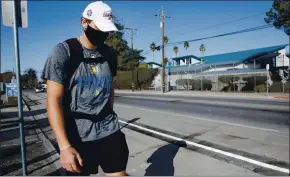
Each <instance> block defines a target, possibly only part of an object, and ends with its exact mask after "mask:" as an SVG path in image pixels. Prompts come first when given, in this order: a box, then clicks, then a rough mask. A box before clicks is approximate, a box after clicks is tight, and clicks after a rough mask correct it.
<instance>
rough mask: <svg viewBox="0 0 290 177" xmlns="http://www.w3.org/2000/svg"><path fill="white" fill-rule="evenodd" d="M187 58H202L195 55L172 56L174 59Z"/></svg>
mask: <svg viewBox="0 0 290 177" xmlns="http://www.w3.org/2000/svg"><path fill="white" fill-rule="evenodd" d="M187 58H194V59H197V60H199V61H200V60H201V58H199V57H197V56H195V55H185V56H181V57H175V58H172V60H184V59H187Z"/></svg>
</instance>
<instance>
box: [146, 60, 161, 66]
mask: <svg viewBox="0 0 290 177" xmlns="http://www.w3.org/2000/svg"><path fill="white" fill-rule="evenodd" d="M146 64H148V65H157V66H160V67H162V64H160V63H156V62H152V61H150V62H147V63H146Z"/></svg>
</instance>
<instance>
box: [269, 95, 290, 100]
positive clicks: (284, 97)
mask: <svg viewBox="0 0 290 177" xmlns="http://www.w3.org/2000/svg"><path fill="white" fill-rule="evenodd" d="M272 98H274V99H285V100H287V99H288V100H289V97H288V96H274V97H272Z"/></svg>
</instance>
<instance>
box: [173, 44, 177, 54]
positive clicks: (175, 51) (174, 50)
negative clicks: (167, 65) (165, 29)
mask: <svg viewBox="0 0 290 177" xmlns="http://www.w3.org/2000/svg"><path fill="white" fill-rule="evenodd" d="M173 52H174V53H175V55H177V53H178V47H177V46H174V47H173Z"/></svg>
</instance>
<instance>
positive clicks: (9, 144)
mask: <svg viewBox="0 0 290 177" xmlns="http://www.w3.org/2000/svg"><path fill="white" fill-rule="evenodd" d="M23 109H24V110H23V116H24V121H25V128H24V133H25V142H26V150H27V151H26V152H27V153H26V158H27V171H28V174H27V175H29V176H35V175H37V176H44V175H51V174H55V173H53V172H55V171H57V167H56V166H55V164H54V161H55V159H52V158H51V157H52V156H53V154H54V153H56V152H51V151H48V150H47V148H46V146H45V143H44V142H43V141H42V140H41V139H40V137H39V136H40V135H39V132H38V131H37V129H38V126H43V125H36V123H35V121H34V119H33V117H31V116H30V114H29V112H28V109H27V108H26V107H25V106H24V108H23ZM0 114H1V119H0V137H1V139H0V151H1V153H0V160H1V161H0V175H1V176H22V163H21V162H22V161H21V160H22V159H21V143H20V132H19V124H18V109H17V107H8V108H1V113H0Z"/></svg>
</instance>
